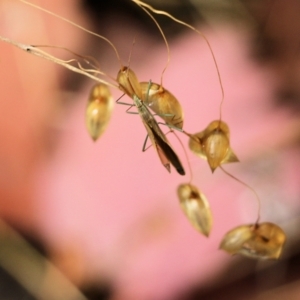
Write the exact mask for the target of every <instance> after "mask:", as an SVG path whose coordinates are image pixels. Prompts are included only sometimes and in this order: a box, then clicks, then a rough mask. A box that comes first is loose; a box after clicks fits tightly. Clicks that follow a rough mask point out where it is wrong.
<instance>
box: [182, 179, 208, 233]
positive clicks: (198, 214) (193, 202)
mask: <svg viewBox="0 0 300 300" xmlns="http://www.w3.org/2000/svg"><path fill="white" fill-rule="evenodd" d="M177 194H178V197H179V200H180V206H181V208H182V209H183V211H184V213H185V215H186V216H187V218H188V220H189V221H190V223H191V224H192V225H193V227H194V228H195V229H196V230H198V231H199V232H201V233H202V234H204V235H205V236H207V237H208V236H209V233H210V231H211V227H212V214H211V210H210V207H209V203H208V201H207V199H206V197H205V196H204V194H203V193H201V192H200V191H199V190H198V188H197V187H196V186H194V185H191V184H189V183H185V184H181V185H180V186H179V187H178V189H177Z"/></svg>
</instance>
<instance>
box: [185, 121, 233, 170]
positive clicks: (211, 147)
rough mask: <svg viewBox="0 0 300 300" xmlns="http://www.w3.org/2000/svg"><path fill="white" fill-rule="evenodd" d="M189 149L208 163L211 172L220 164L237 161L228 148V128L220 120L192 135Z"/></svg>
mask: <svg viewBox="0 0 300 300" xmlns="http://www.w3.org/2000/svg"><path fill="white" fill-rule="evenodd" d="M189 148H190V149H191V150H192V151H193V152H194V153H195V154H196V155H198V156H200V157H201V158H203V159H206V160H207V161H208V164H209V166H210V168H211V170H212V172H214V170H215V169H216V168H217V167H219V166H220V165H221V164H224V163H231V162H238V161H239V159H238V158H237V156H236V155H235V153H234V152H233V151H232V149H231V148H230V136H229V127H228V125H227V124H226V123H225V122H223V121H220V120H217V121H213V122H211V123H210V124H209V125H208V126H207V127H206V128H205V129H204V130H203V131H201V132H198V133H196V134H193V135H192V136H191V137H190V140H189Z"/></svg>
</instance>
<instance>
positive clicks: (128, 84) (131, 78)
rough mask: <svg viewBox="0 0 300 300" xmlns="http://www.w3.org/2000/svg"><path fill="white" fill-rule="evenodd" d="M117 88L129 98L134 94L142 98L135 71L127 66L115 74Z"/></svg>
mask: <svg viewBox="0 0 300 300" xmlns="http://www.w3.org/2000/svg"><path fill="white" fill-rule="evenodd" d="M117 82H118V83H119V88H120V90H122V91H123V92H124V93H125V94H126V95H128V96H129V97H130V98H133V96H134V95H136V96H137V97H138V98H139V99H142V90H141V86H140V83H139V81H138V79H137V77H136V75H135V73H134V72H133V71H132V70H131V69H130V68H128V67H123V68H122V69H121V70H120V71H119V72H118V75H117Z"/></svg>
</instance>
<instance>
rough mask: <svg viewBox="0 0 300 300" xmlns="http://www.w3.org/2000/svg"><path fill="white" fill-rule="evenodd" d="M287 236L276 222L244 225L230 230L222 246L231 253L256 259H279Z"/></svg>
mask: <svg viewBox="0 0 300 300" xmlns="http://www.w3.org/2000/svg"><path fill="white" fill-rule="evenodd" d="M285 240H286V236H285V233H284V231H283V230H282V229H281V228H280V227H279V226H278V225H276V224H273V223H269V222H265V223H261V224H252V225H242V226H239V227H237V228H234V229H233V230H231V231H229V232H228V233H227V234H226V235H225V237H224V238H223V240H222V242H221V245H220V248H221V249H223V250H225V251H226V252H228V253H229V254H241V255H243V256H247V257H250V258H255V259H278V258H279V257H280V255H281V253H282V248H283V245H284V243H285Z"/></svg>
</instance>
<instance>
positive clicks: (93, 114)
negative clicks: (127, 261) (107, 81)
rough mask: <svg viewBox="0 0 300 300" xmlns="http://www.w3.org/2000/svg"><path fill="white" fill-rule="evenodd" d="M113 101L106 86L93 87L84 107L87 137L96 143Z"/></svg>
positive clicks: (111, 108) (103, 129) (109, 115)
mask: <svg viewBox="0 0 300 300" xmlns="http://www.w3.org/2000/svg"><path fill="white" fill-rule="evenodd" d="M113 105H114V100H113V98H112V96H111V94H110V90H109V88H108V87H107V86H106V85H103V84H96V85H94V86H93V88H92V90H91V93H90V97H89V99H88V104H87V107H86V114H85V122H86V127H87V130H88V133H89V135H90V136H91V138H92V139H93V140H94V141H96V140H97V139H98V138H99V137H100V136H101V135H102V134H103V132H104V131H105V129H106V127H107V125H108V123H109V120H110V117H111V113H112V110H113Z"/></svg>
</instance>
